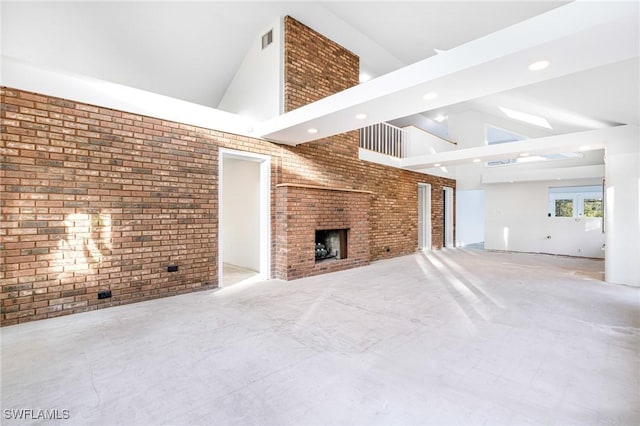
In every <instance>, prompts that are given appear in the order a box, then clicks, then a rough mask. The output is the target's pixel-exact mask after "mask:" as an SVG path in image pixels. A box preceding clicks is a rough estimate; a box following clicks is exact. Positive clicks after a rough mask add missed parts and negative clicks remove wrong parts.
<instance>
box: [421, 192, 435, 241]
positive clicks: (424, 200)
mask: <svg viewBox="0 0 640 426" xmlns="http://www.w3.org/2000/svg"><path fill="white" fill-rule="evenodd" d="M425 195H426V197H425ZM432 232H433V223H432V221H431V184H430V183H418V250H421V251H430V250H431V247H432V237H431V233H432Z"/></svg>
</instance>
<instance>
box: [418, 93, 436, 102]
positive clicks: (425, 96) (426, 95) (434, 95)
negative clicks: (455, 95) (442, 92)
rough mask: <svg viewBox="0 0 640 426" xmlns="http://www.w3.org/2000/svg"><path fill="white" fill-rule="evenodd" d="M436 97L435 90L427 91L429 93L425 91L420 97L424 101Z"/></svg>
mask: <svg viewBox="0 0 640 426" xmlns="http://www.w3.org/2000/svg"><path fill="white" fill-rule="evenodd" d="M437 97H438V94H437V93H436V92H429V93H425V94H424V96H423V97H422V99H424V100H425V101H430V100H431V99H435V98H437Z"/></svg>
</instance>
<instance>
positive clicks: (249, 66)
mask: <svg viewBox="0 0 640 426" xmlns="http://www.w3.org/2000/svg"><path fill="white" fill-rule="evenodd" d="M270 29H273V42H272V43H271V44H270V45H269V46H267V47H266V48H265V49H264V50H263V49H262V35H263V34H265V33H267V32H268V31H269V30H270ZM229 42H232V41H231V40H230V41H229ZM282 46H283V34H282V19H278V20H276V21H275V22H273V24H272V25H270V26H269V27H267V28H265V29H264V31H262V32H261V33H260V34H256V36H255V39H254V41H253V43H251V46H250V47H249V50H248V51H247V54H246V56H245V57H244V60H243V61H242V64H241V65H240V68H239V69H238V71H237V72H236V75H235V76H234V78H233V80H232V81H231V84H230V85H229V87H228V88H227V90H226V92H225V94H224V96H223V97H222V100H221V101H220V103H219V104H218V108H219V109H221V110H224V111H228V112H232V113H234V114H239V115H242V116H244V117H250V118H252V119H254V120H258V121H263V120H267V119H269V118H273V117H276V116H278V115H280V113H281V111H282V96H283V94H282V78H283V76H282V70H283V60H284V59H283V47H282Z"/></svg>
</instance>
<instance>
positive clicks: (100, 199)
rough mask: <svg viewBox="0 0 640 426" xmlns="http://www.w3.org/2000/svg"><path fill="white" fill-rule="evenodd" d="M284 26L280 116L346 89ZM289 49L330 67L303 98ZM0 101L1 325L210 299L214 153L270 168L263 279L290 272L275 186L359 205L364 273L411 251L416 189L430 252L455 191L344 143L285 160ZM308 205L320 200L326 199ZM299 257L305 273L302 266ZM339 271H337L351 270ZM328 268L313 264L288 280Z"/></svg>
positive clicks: (237, 142) (312, 36) (255, 143)
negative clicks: (331, 192)
mask: <svg viewBox="0 0 640 426" xmlns="http://www.w3.org/2000/svg"><path fill="white" fill-rule="evenodd" d="M287 22H289V23H288V24H287V28H289V30H290V31H291V29H292V28H293V31H295V32H293V33H291V32H289V36H288V37H286V43H287V45H288V46H289V50H288V52H289V54H290V56H289V59H288V61H291V62H290V63H289V62H288V64H289V65H287V73H288V74H287V75H288V76H289V79H288V80H287V85H286V90H288V91H289V93H290V95H289V96H290V97H289V99H290V104H289V109H292V108H294V107H295V106H294V105H298V106H300V105H301V104H303V103H301V102H310V101H312V100H315V99H317V98H318V97H323V96H328V95H329V94H331V93H332V91H335V90H342V89H344V88H347V87H349V86H350V85H354V84H357V71H358V70H357V66H354V58H355V61H356V62H355V63H356V64H357V57H355V56H354V55H352V54H350V53H349V52H347V51H340V52H338V53H336V52H337V51H336V50H335V49H336V46H337V45H335V43H333V42H330V41H327V40H326V39H324V38H322V36H320V35H319V34H317V33H315V32H313V31H312V30H310V29H308V28H307V27H305V26H304V25H301V24H299V23H295V22H294V20H290V19H289V20H287ZM298 32H302V33H304V34H298ZM298 35H300V38H299V39H297V36H298ZM292 36H293V37H292ZM296 40H299V41H300V43H304V44H305V45H309V44H311V45H317V48H321V46H322V43H325V42H326V43H328V45H329V47H328V49H329V51H332V52H334V53H331V54H327V53H322V52H321V51H317V52H316V53H314V54H312V55H311V56H312V57H322V58H331V59H328V62H331V64H332V65H331V67H329V68H323V69H322V70H321V71H319V74H323V77H322V78H320V76H318V74H316V76H315V77H314V79H320V80H321V81H320V83H318V84H317V85H314V84H313V82H311V81H308V80H307V79H305V78H308V77H309V75H311V74H309V73H307V71H308V70H305V69H302V68H301V69H300V70H299V71H298V73H302V74H303V76H302V77H304V76H306V77H305V78H294V75H295V73H293V72H292V70H291V66H292V64H298V65H300V64H307V65H304V66H305V67H311V68H314V67H317V65H314V64H315V62H313V61H311V59H310V58H307V59H306V61H297V60H296V59H295V56H296V55H294V54H292V52H294V51H297V52H298V55H300V54H303V53H304V46H298V47H297V48H296V46H297V42H296ZM292 48H293V49H294V50H291V49H292ZM321 50H322V49H321ZM327 55H329V56H327ZM307 56H309V55H307ZM336 58H343V59H344V60H343V61H342V62H344V63H346V64H347V65H346V67H344V69H343V68H341V67H342V66H338V67H337V68H334V67H335V66H336V64H338V65H339V63H340V62H341V61H338V60H336ZM300 66H302V65H300ZM331 72H337V73H345V75H344V76H342V75H339V76H337V77H336V76H331V75H330V74H329V73H331ZM298 77H300V76H298ZM0 90H1V91H0V101H1V104H2V105H1V108H0V118H1V120H2V127H1V128H0V154H1V155H2V161H1V167H0V208H1V209H2V212H1V213H2V215H1V216H2V217H1V223H0V238H1V242H0V250H1V251H2V254H1V258H0V283H1V284H2V290H1V292H0V300H1V304H0V323H1V325H10V324H16V323H18V322H25V321H31V320H35V319H42V318H49V317H54V316H58V315H64V314H69V313H75V312H83V311H88V310H93V309H98V308H103V307H108V306H114V305H120V304H125V303H132V302H137V301H142V300H148V299H154V298H158V297H164V296H170V295H175V294H180V293H186V292H191V291H196V290H202V289H208V288H214V287H216V286H217V284H218V271H217V265H218V245H217V236H218V225H217V224H218V149H219V148H220V147H224V148H232V149H235V150H241V151H248V152H254V153H259V154H264V155H269V156H271V158H272V162H271V164H272V170H271V182H272V189H271V217H272V218H273V220H272V224H271V234H272V274H274V275H275V274H276V271H278V270H284V271H286V269H287V268H289V267H290V266H291V267H292V268H293V266H294V265H297V264H299V261H297V260H295V257H292V258H291V263H289V262H287V260H288V259H285V258H283V257H282V253H283V251H282V250H281V249H287V250H289V249H291V248H292V247H295V245H293V246H281V245H280V244H281V243H282V241H286V239H285V240H283V238H286V235H283V234H282V232H280V231H279V230H278V229H277V223H276V222H277V221H276V220H275V219H276V216H277V214H276V199H277V198H278V199H279V197H277V196H276V192H277V190H276V187H277V185H279V184H298V185H300V184H307V185H316V186H317V185H320V186H325V187H334V188H341V189H353V190H357V191H365V192H366V191H368V192H370V193H371V194H370V195H367V198H368V203H370V206H371V208H370V209H369V210H368V212H367V213H368V214H367V217H368V221H369V230H368V235H367V232H366V231H364V230H363V231H362V232H358V235H359V236H356V238H359V239H356V240H354V239H353V238H354V233H353V232H352V234H351V235H350V241H352V242H353V241H358V243H357V244H358V247H364V246H363V244H364V240H365V239H368V240H369V253H370V259H369V260H372V259H381V258H385V257H392V256H399V255H403V254H407V253H412V252H413V251H415V249H416V248H417V217H418V213H417V210H418V209H417V206H418V199H417V192H418V188H417V184H418V183H419V182H425V183H431V184H432V202H433V205H432V221H433V225H434V228H433V241H434V248H438V247H439V246H440V244H441V241H442V186H450V187H455V181H452V180H448V179H442V178H436V177H433V176H427V175H423V174H419V173H414V172H409V171H404V170H399V169H394V168H389V167H385V166H381V165H377V164H373V163H367V162H363V161H360V160H359V159H358V156H357V153H358V134H357V132H349V133H346V134H343V135H338V136H335V137H332V138H329V139H326V140H322V141H317V142H312V143H309V144H304V145H302V146H299V147H285V146H280V145H275V144H272V143H269V142H266V141H261V140H257V139H251V138H246V137H241V136H237V135H231V134H226V133H221V132H218V131H215V130H210V129H202V128H197V127H194V126H189V125H184V124H180V123H175V122H170V121H166V120H159V119H156V118H152V117H145V116H140V115H136V114H131V113H127V112H122V111H115V110H111V109H108V108H102V107H99V106H93V105H87V104H83V103H80V102H75V101H73V100H65V99H59V98H55V97H50V96H46V95H43V94H35V93H30V92H26V91H21V90H16V89H11V88H2V89H0ZM314 93H315V94H314ZM296 102H297V104H296ZM319 193H320V194H323V195H322V197H325V198H326V197H327V195H326V193H327V191H324V190H321V191H320V192H319ZM334 207H335V206H334ZM297 218H298V214H296V215H295V219H296V220H297ZM350 244H351V243H350ZM277 249H278V250H277ZM361 250H366V249H364V248H362V249H361V248H354V249H351V248H350V250H349V254H350V257H351V256H352V255H353V254H354V253H358V252H359V251H361ZM309 253H313V247H310V248H309ZM304 256H307V261H308V259H309V257H308V256H309V255H304ZM358 259H359V258H358ZM352 261H353V263H350V262H352ZM352 261H348V262H344V263H343V265H342V266H344V265H347V266H348V267H352V266H359V265H361V264H363V263H365V262H364V261H362V260H361V259H359V260H357V261H354V259H352ZM296 262H297V263H296ZM339 262H341V261H336V262H332V263H334V265H338V264H339ZM170 264H176V265H178V266H179V270H178V272H173V273H169V272H167V266H168V265H170ZM327 265H329V263H327ZM307 266H309V264H308V265H307ZM283 268H284V269H283ZM333 268H336V266H324V265H323V266H320V267H316V265H313V267H312V268H311V269H310V270H308V271H307V272H305V274H299V273H298V272H296V273H295V274H291V276H290V277H298V276H303V275H309V274H314V273H319V272H326V271H330V270H333ZM290 269H291V268H290ZM283 277H287V276H286V274H285V275H283ZM99 290H111V291H112V294H113V297H111V298H109V299H100V300H99V299H98V298H97V293H98V291H99Z"/></svg>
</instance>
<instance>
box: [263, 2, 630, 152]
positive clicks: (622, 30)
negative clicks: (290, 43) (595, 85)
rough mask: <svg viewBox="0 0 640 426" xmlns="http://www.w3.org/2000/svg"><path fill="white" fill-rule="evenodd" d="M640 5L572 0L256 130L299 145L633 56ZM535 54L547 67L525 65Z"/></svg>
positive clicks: (534, 57) (274, 138)
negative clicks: (538, 68)
mask: <svg viewBox="0 0 640 426" xmlns="http://www.w3.org/2000/svg"><path fill="white" fill-rule="evenodd" d="M638 10H639V5H638V3H636V2H613V3H609V2H597V3H592V2H582V1H579V2H574V3H570V4H568V5H566V6H562V7H559V8H557V9H554V10H552V11H550V12H547V13H545V14H542V15H539V16H537V17H534V18H531V19H529V20H527V21H525V22H521V23H519V24H515V25H513V26H511V27H508V28H506V29H504V30H501V31H498V32H496V33H493V34H490V35H488V36H485V37H482V38H480V39H478V40H474V41H472V42H469V43H466V44H464V45H461V46H459V47H456V48H454V49H451V50H449V51H447V52H445V53H442V54H439V55H436V56H432V57H430V58H427V59H425V60H423V61H420V62H417V63H415V64H413V65H409V66H407V67H405V68H402V69H400V70H397V71H394V72H391V73H389V74H386V75H383V76H381V77H379V78H376V79H374V80H371V81H369V82H367V83H364V84H360V85H358V86H355V87H353V88H350V89H347V90H345V91H343V92H340V93H337V94H335V95H332V96H329V97H327V98H324V99H321V100H319V101H317V102H314V103H312V104H309V105H306V106H304V107H301V108H298V109H296V110H294V111H291V112H288V113H286V114H283V115H281V116H279V117H276V118H273V119H271V120H269V121H267V122H264V123H262V124H260V125H259V126H258V127H256V129H255V135H256V136H260V137H263V138H265V139H268V140H273V141H276V142H280V143H285V144H289V145H297V144H300V143H304V142H309V141H312V140H317V139H321V138H325V137H328V136H332V135H335V134H339V133H343V132H346V131H350V130H355V129H358V128H360V127H364V126H367V125H371V124H374V123H379V122H382V121H389V120H393V119H396V118H399V117H404V116H407V115H411V114H415V113H419V112H422V111H427V110H431V109H434V108H440V107H443V106H446V105H452V104H456V103H459V102H464V101H469V100H472V99H475V98H478V97H481V96H486V95H489V94H493V93H498V92H502V91H505V90H510V89H514V88H516V87H522V86H526V85H529V84H533V83H536V82H540V81H544V80H548V79H552V78H557V77H561V76H563V75H567V74H571V73H576V72H580V71H583V70H587V69H591V68H594V67H598V66H602V65H606V64H610V63H614V62H619V61H623V60H626V59H630V58H633V57H637V56H638V52H639V50H640V45H639V42H638V40H639V37H640V35H639V31H638V18H637V17H638ZM539 60H548V61H550V62H551V65H550V66H549V67H548V68H547V69H544V70H542V71H537V72H532V71H529V70H528V65H529V64H531V63H532V62H535V61H539ZM432 92H435V93H437V94H438V96H437V97H436V98H435V99H431V100H425V99H423V95H425V94H426V93H432ZM362 113H364V114H367V118H366V119H365V120H357V119H356V118H355V115H356V114H362ZM309 128H315V129H317V130H318V131H317V133H314V134H310V133H309V132H308V131H307V130H308V129H309Z"/></svg>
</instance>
